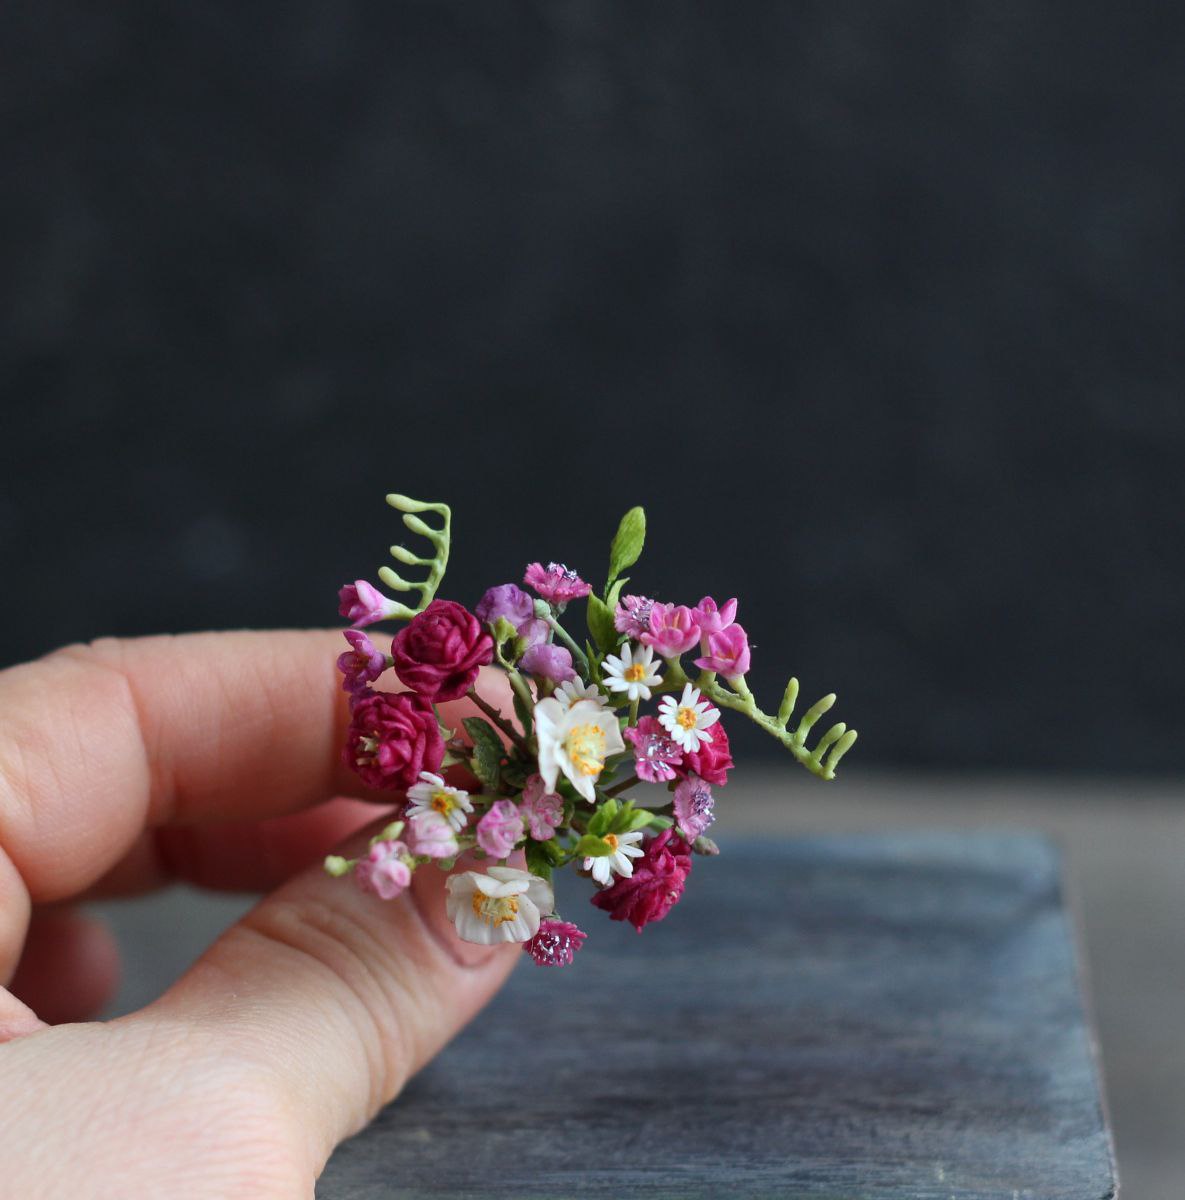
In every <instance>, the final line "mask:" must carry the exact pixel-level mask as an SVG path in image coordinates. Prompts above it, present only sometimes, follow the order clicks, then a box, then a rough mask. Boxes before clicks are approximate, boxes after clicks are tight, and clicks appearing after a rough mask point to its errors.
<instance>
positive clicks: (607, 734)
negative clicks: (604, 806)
mask: <svg viewBox="0 0 1185 1200" xmlns="http://www.w3.org/2000/svg"><path fill="white" fill-rule="evenodd" d="M535 737H536V739H537V740H538V742H539V774H540V775H542V776H543V782H544V783H545V784H547V790H548V791H549V792H554V791H555V785H556V780H557V779H558V778H559V774H560V772H561V771H563V773H564V774H565V775H566V776H567V777H568V778H569V779H570V780H571V781H572V786H573V787H574V788H575V789H576V790H577V791H578V792H579V793H580V794H581V795H582V796H583V797H584V798H585V799H586V800H587V801H588V802H589V803H590V804H592V803H593V802H594V800H595V799H596V790H595V789H596V782H597V780H598V779H599V778H600V777H601V772H602V771H603V770H604V769H605V760H606V759H608V758H611V757H612V756H613V755H614V754H621V753H623V752H624V750H625V742H623V741H622V740H621V728H620V726H619V725H618V724H617V714H616V713H614V712H613V711H612V710H610V709H608V708H605V707H603V706H602V705H600V704H594V703H593V701H591V700H578V701H577V702H576V703H575V704H573V705H572V707H571V708H565V707H564V706H563V705H562V704H561V703H560V702H559V701H558V700H557V699H555V697H554V696H548V697H546V698H545V699H543V700H540V701H539V703H538V704H536V705H535Z"/></svg>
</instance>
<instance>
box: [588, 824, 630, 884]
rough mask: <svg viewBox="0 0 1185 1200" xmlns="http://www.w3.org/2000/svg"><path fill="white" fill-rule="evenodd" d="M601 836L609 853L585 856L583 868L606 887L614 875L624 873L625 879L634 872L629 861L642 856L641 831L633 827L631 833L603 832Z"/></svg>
mask: <svg viewBox="0 0 1185 1200" xmlns="http://www.w3.org/2000/svg"><path fill="white" fill-rule="evenodd" d="M601 837H602V838H604V840H605V841H607V842H608V843H609V853H608V854H601V855H598V856H597V857H596V858H586V859H585V860H584V869H585V870H586V871H591V872H592V877H593V878H594V879H595V880H596V881H597V883H599V884H600V885H601V886H602V887H607V886H608V884H609V881H610V880H611V879H612V878H613V876H614V875H624V876H625V877H626V878H627V879H628V878H629V877H630V876H631V875H632V874H633V873H634V864H633V863H632V862H631V861H630V860H631V859H634V858H641V857H642V853H643V851H642V847H641V846H639V845H638V843H639V842H640V841H641V840H642V831H641V830H640V829H635V830H634V832H633V833H603V834H601Z"/></svg>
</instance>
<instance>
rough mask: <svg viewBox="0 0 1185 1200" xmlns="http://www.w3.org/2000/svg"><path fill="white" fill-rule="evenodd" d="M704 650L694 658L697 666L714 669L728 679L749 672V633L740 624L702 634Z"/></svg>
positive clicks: (736, 677)
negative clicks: (704, 643)
mask: <svg viewBox="0 0 1185 1200" xmlns="http://www.w3.org/2000/svg"><path fill="white" fill-rule="evenodd" d="M704 641H705V642H706V643H707V646H706V648H705V652H704V654H703V655H701V656H700V657H699V658H697V659H696V660H695V665H696V666H697V667H702V668H703V669H704V670H705V671H715V672H717V673H718V674H720V675H723V676H725V678H727V679H729V680H733V679H738V678H740V676H742V675H747V674H748V673H749V635H748V634H747V633H745V630H744V627H743V626H741V625H727V626H725V628H723V629H721V630H720V631H719V632H718V633H708V634H705V635H704Z"/></svg>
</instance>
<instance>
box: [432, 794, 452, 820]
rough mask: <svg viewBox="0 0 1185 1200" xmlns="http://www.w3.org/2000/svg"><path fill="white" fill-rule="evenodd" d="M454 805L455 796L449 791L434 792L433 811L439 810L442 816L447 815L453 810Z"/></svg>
mask: <svg viewBox="0 0 1185 1200" xmlns="http://www.w3.org/2000/svg"><path fill="white" fill-rule="evenodd" d="M453 807H454V806H453V798H452V796H450V795H449V794H448V792H433V793H432V811H433V812H438V813H440V815H441V816H442V817H447V816H448V815H449V813H451V812H452V811H453Z"/></svg>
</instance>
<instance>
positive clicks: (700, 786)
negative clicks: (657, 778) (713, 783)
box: [675, 773, 716, 842]
mask: <svg viewBox="0 0 1185 1200" xmlns="http://www.w3.org/2000/svg"><path fill="white" fill-rule="evenodd" d="M715 819H716V814H715V811H714V805H713V801H712V789H711V787H710V786H709V785H708V784H706V783H705V782H704V781H703V780H702V779H701V778H700V777H699V776H698V775H696V774H694V773H692V774H689V775H688V776H687V778H686V779H681V780H680V781H679V784H678V786H677V787H676V788H675V820H676V822H677V823H678V825H679V829H680V831H681V832H682V833H683V835H684V837H686V838H687V840H688V841H691V842H694V841H695V839H696V838H697V837H699V835H700V834H701V833H703V831H704V830H705V829H707V827H708V826H709V825H711V823H712V822H713V821H714V820H715Z"/></svg>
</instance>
